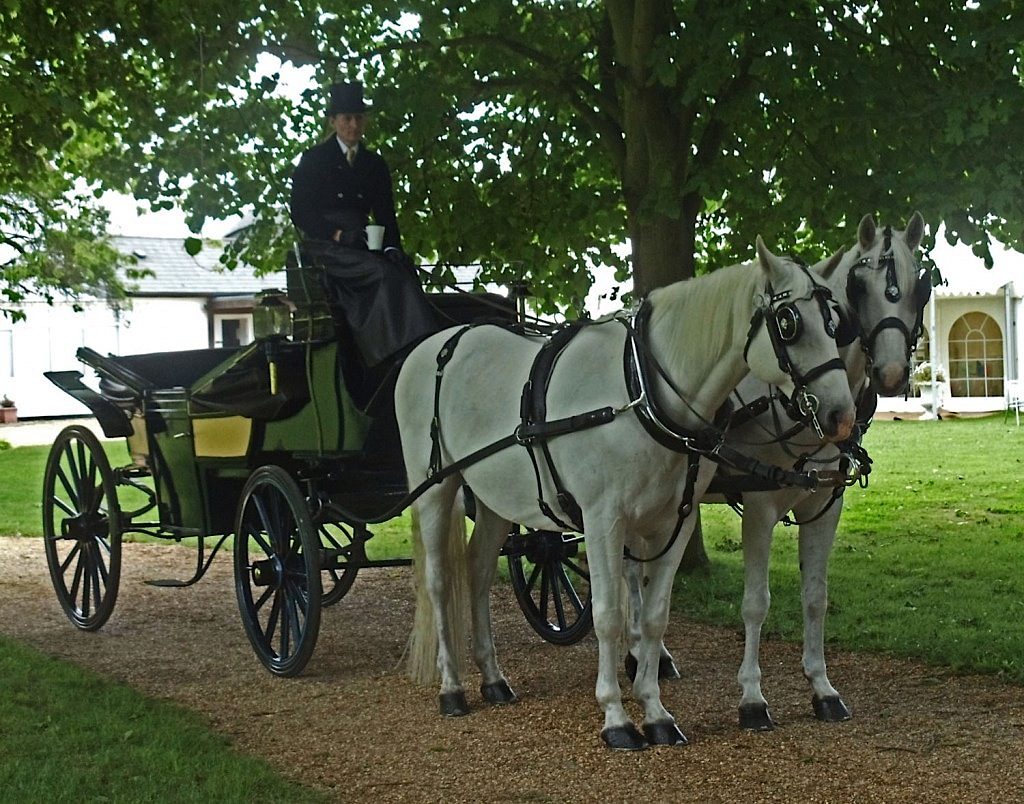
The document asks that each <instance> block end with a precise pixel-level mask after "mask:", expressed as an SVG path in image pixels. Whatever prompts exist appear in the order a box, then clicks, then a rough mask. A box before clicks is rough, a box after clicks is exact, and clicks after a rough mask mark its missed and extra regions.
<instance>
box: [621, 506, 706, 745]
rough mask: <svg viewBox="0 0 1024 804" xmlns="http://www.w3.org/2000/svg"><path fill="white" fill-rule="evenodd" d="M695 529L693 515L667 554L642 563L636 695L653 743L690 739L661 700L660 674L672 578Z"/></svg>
mask: <svg viewBox="0 0 1024 804" xmlns="http://www.w3.org/2000/svg"><path fill="white" fill-rule="evenodd" d="M692 532H693V518H690V519H689V521H687V522H686V523H684V526H683V530H682V532H681V533H680V534H679V537H678V538H677V540H676V543H675V544H674V545H673V546H672V548H671V549H670V550H669V551H668V553H667V554H665V555H664V556H662V557H660V558H658V559H657V560H655V561H650V562H645V563H644V564H643V565H642V573H643V576H644V580H643V586H644V599H643V607H642V609H641V615H640V644H639V646H638V650H637V660H638V661H637V671H636V678H635V679H634V680H633V697H634V698H636V699H637V700H638V701H639V702H640V704H641V705H642V706H643V708H644V722H643V731H644V736H645V737H646V738H647V740H648V742H650V743H651V744H653V745H686V742H687V740H686V737H685V735H684V734H683V733H682V731H680V729H679V727H678V726H677V725H676V721H675V718H674V717H673V716H672V713H671V712H669V711H668V710H667V709H666V708H665V707H664V705H663V704H662V702H661V687H660V684H659V680H658V676H659V665H660V659H661V651H662V648H663V646H664V638H665V629H666V627H667V626H668V618H669V608H670V605H671V600H672V581H673V579H674V576H675V570H676V568H677V567H678V566H679V561H680V559H681V558H682V555H683V549H684V548H685V546H686V542H687V540H688V539H689V537H690V534H691V533H692Z"/></svg>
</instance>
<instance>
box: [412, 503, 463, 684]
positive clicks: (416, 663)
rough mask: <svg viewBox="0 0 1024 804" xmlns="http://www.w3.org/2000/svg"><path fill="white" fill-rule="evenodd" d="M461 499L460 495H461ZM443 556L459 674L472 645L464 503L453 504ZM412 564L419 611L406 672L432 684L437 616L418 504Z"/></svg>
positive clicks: (417, 680) (435, 677)
mask: <svg viewBox="0 0 1024 804" xmlns="http://www.w3.org/2000/svg"><path fill="white" fill-rule="evenodd" d="M458 496H459V498H460V499H461V495H458ZM450 517H451V518H450V521H449V523H448V529H447V533H446V534H445V535H444V539H443V545H442V551H441V554H440V560H441V563H442V566H443V569H444V571H445V575H446V582H445V584H444V605H445V612H446V616H447V620H448V625H449V628H450V629H451V633H452V640H453V642H454V648H455V657H456V660H457V662H458V668H459V675H460V677H461V674H462V669H463V667H464V665H465V657H466V655H467V654H468V647H469V640H468V634H469V623H470V614H469V611H470V608H469V580H468V572H467V556H466V513H465V509H464V507H463V505H462V504H461V503H459V504H455V505H453V506H452V508H451V515H450ZM412 547H413V551H412V553H413V555H412V566H413V584H414V587H415V590H416V611H415V614H414V615H413V626H412V632H411V633H410V634H409V640H408V642H407V644H406V647H405V654H404V656H405V660H406V672H407V674H408V676H409V678H411V679H412V680H413V681H414V682H415V683H417V684H432V683H435V682H436V681H437V680H438V678H439V673H438V668H437V653H438V641H437V640H438V635H437V620H436V618H435V616H434V608H433V605H432V604H431V602H430V595H429V594H428V589H427V583H428V581H427V578H426V565H425V562H424V554H425V548H424V544H423V534H422V532H421V530H420V522H419V516H418V515H417V513H416V506H413V509H412Z"/></svg>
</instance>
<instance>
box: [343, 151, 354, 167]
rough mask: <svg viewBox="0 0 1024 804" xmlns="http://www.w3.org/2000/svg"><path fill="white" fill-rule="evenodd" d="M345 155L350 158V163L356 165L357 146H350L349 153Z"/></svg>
mask: <svg viewBox="0 0 1024 804" xmlns="http://www.w3.org/2000/svg"><path fill="white" fill-rule="evenodd" d="M345 157H346V158H347V159H348V163H349V164H350V165H354V164H355V161H356V149H355V148H349V149H348V153H347V154H345Z"/></svg>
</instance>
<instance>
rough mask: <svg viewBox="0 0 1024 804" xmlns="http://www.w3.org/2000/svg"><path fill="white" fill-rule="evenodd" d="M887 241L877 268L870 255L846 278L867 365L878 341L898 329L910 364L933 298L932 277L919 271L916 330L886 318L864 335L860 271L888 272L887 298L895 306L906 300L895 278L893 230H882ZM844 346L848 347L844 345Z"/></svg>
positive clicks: (915, 285)
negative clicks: (883, 334)
mask: <svg viewBox="0 0 1024 804" xmlns="http://www.w3.org/2000/svg"><path fill="white" fill-rule="evenodd" d="M883 234H884V236H885V240H884V242H883V244H882V253H881V254H880V255H879V257H878V261H877V263H876V264H874V265H873V264H872V259H871V257H870V256H869V255H864V256H863V257H861V258H860V259H859V260H858V261H857V262H855V263H854V264H853V266H852V267H851V268H850V272H849V274H848V275H847V281H846V296H847V298H848V299H849V302H850V306H851V307H852V309H853V317H854V319H855V322H856V323H855V325H854V329H855V334H854V336H853V337H857V336H858V335H859V337H860V339H861V341H860V342H861V348H862V349H863V350H864V353H865V354H866V355H867V357H868V361H869V362H871V361H872V359H873V356H874V348H875V340H876V339H877V338H878V336H879V335H880V334H881V333H882V332H884V331H885V330H887V329H896V330H899V331H900V332H901V333H902V334H903V338H904V340H905V341H906V346H907V360H908V361H909V360H910V358H911V357H912V356H913V354H914V350H915V349H916V348H917V342H918V340H919V339H920V337H921V334H922V333H923V332H924V308H925V305H926V304H928V299H930V298H931V294H932V280H931V275H930V273H929V272H928V270H927V269H926V268H921V267H918V269H917V271H916V272H915V273H916V276H917V278H916V279H915V281H914V287H913V290H912V293H913V298H914V307H915V313H916V314H915V318H914V325H913V327H910V328H908V327H907V325H906V323H904V321H903V319H901V318H897V317H896V316H887V317H886V318H883V319H882V320H881V321H879V322H878V323H877V324H875V326H874V327H873V328H872V329H871V331H870V332H868V333H865V332H864V331H863V328H862V327H861V325H860V319H861V313H860V311H859V310H858V307H859V306H860V304H861V301H862V299H863V298H864V288H863V285H862V283H861V281H860V280H859V279H858V277H857V269H858V268H869V269H871V270H875V271H881V270H884V271H885V298H886V301H889V302H892V303H893V304H895V303H896V302H898V301H899V300H900V299H901V298H903V292H902V291H901V290H900V286H899V280H898V277H897V276H896V250H895V248H894V247H893V244H892V227H891V226H886V227H885V229H884V230H883ZM852 340H853V338H850V340H849V341H847V342H848V343H849V342H852ZM842 345H845V344H842Z"/></svg>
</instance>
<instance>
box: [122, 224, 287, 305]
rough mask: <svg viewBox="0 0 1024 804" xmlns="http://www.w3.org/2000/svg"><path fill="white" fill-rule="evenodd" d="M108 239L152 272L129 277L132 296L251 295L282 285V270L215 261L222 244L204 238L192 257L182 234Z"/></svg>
mask: <svg viewBox="0 0 1024 804" xmlns="http://www.w3.org/2000/svg"><path fill="white" fill-rule="evenodd" d="M111 240H112V241H113V243H114V246H115V247H116V248H117V250H118V251H120V252H121V253H122V254H133V255H135V257H136V258H137V260H138V262H137V263H136V265H135V266H134V267H136V268H144V269H147V270H149V271H152V272H153V276H146V277H143V278H141V279H132V280H129V281H128V284H129V287H131V288H133V290H132V293H131V295H133V296H202V297H206V296H251V295H252V294H254V293H258V292H259V291H261V290H263V289H265V288H271V287H279V288H283V287H285V284H286V283H285V273H284V271H279V272H276V273H272V274H263V275H262V276H256V274H255V272H254V270H253V269H252V268H251V267H250V266H248V265H239V266H238V267H237V268H235V269H234V270H233V271H229V270H228V269H227V268H225V267H224V266H223V265H221V264H220V262H218V259H219V258H220V255H221V251H223V246H222V245H221V244H220V243H219V242H218V241H206V242H204V244H203V248H202V250H201V251H200V252H199V253H198V254H196V255H195V256H194V257H193V256H191V255H190V254H189V253H188V252H187V251H185V239H184V238H181V237H122V236H115V237H112V238H111Z"/></svg>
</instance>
